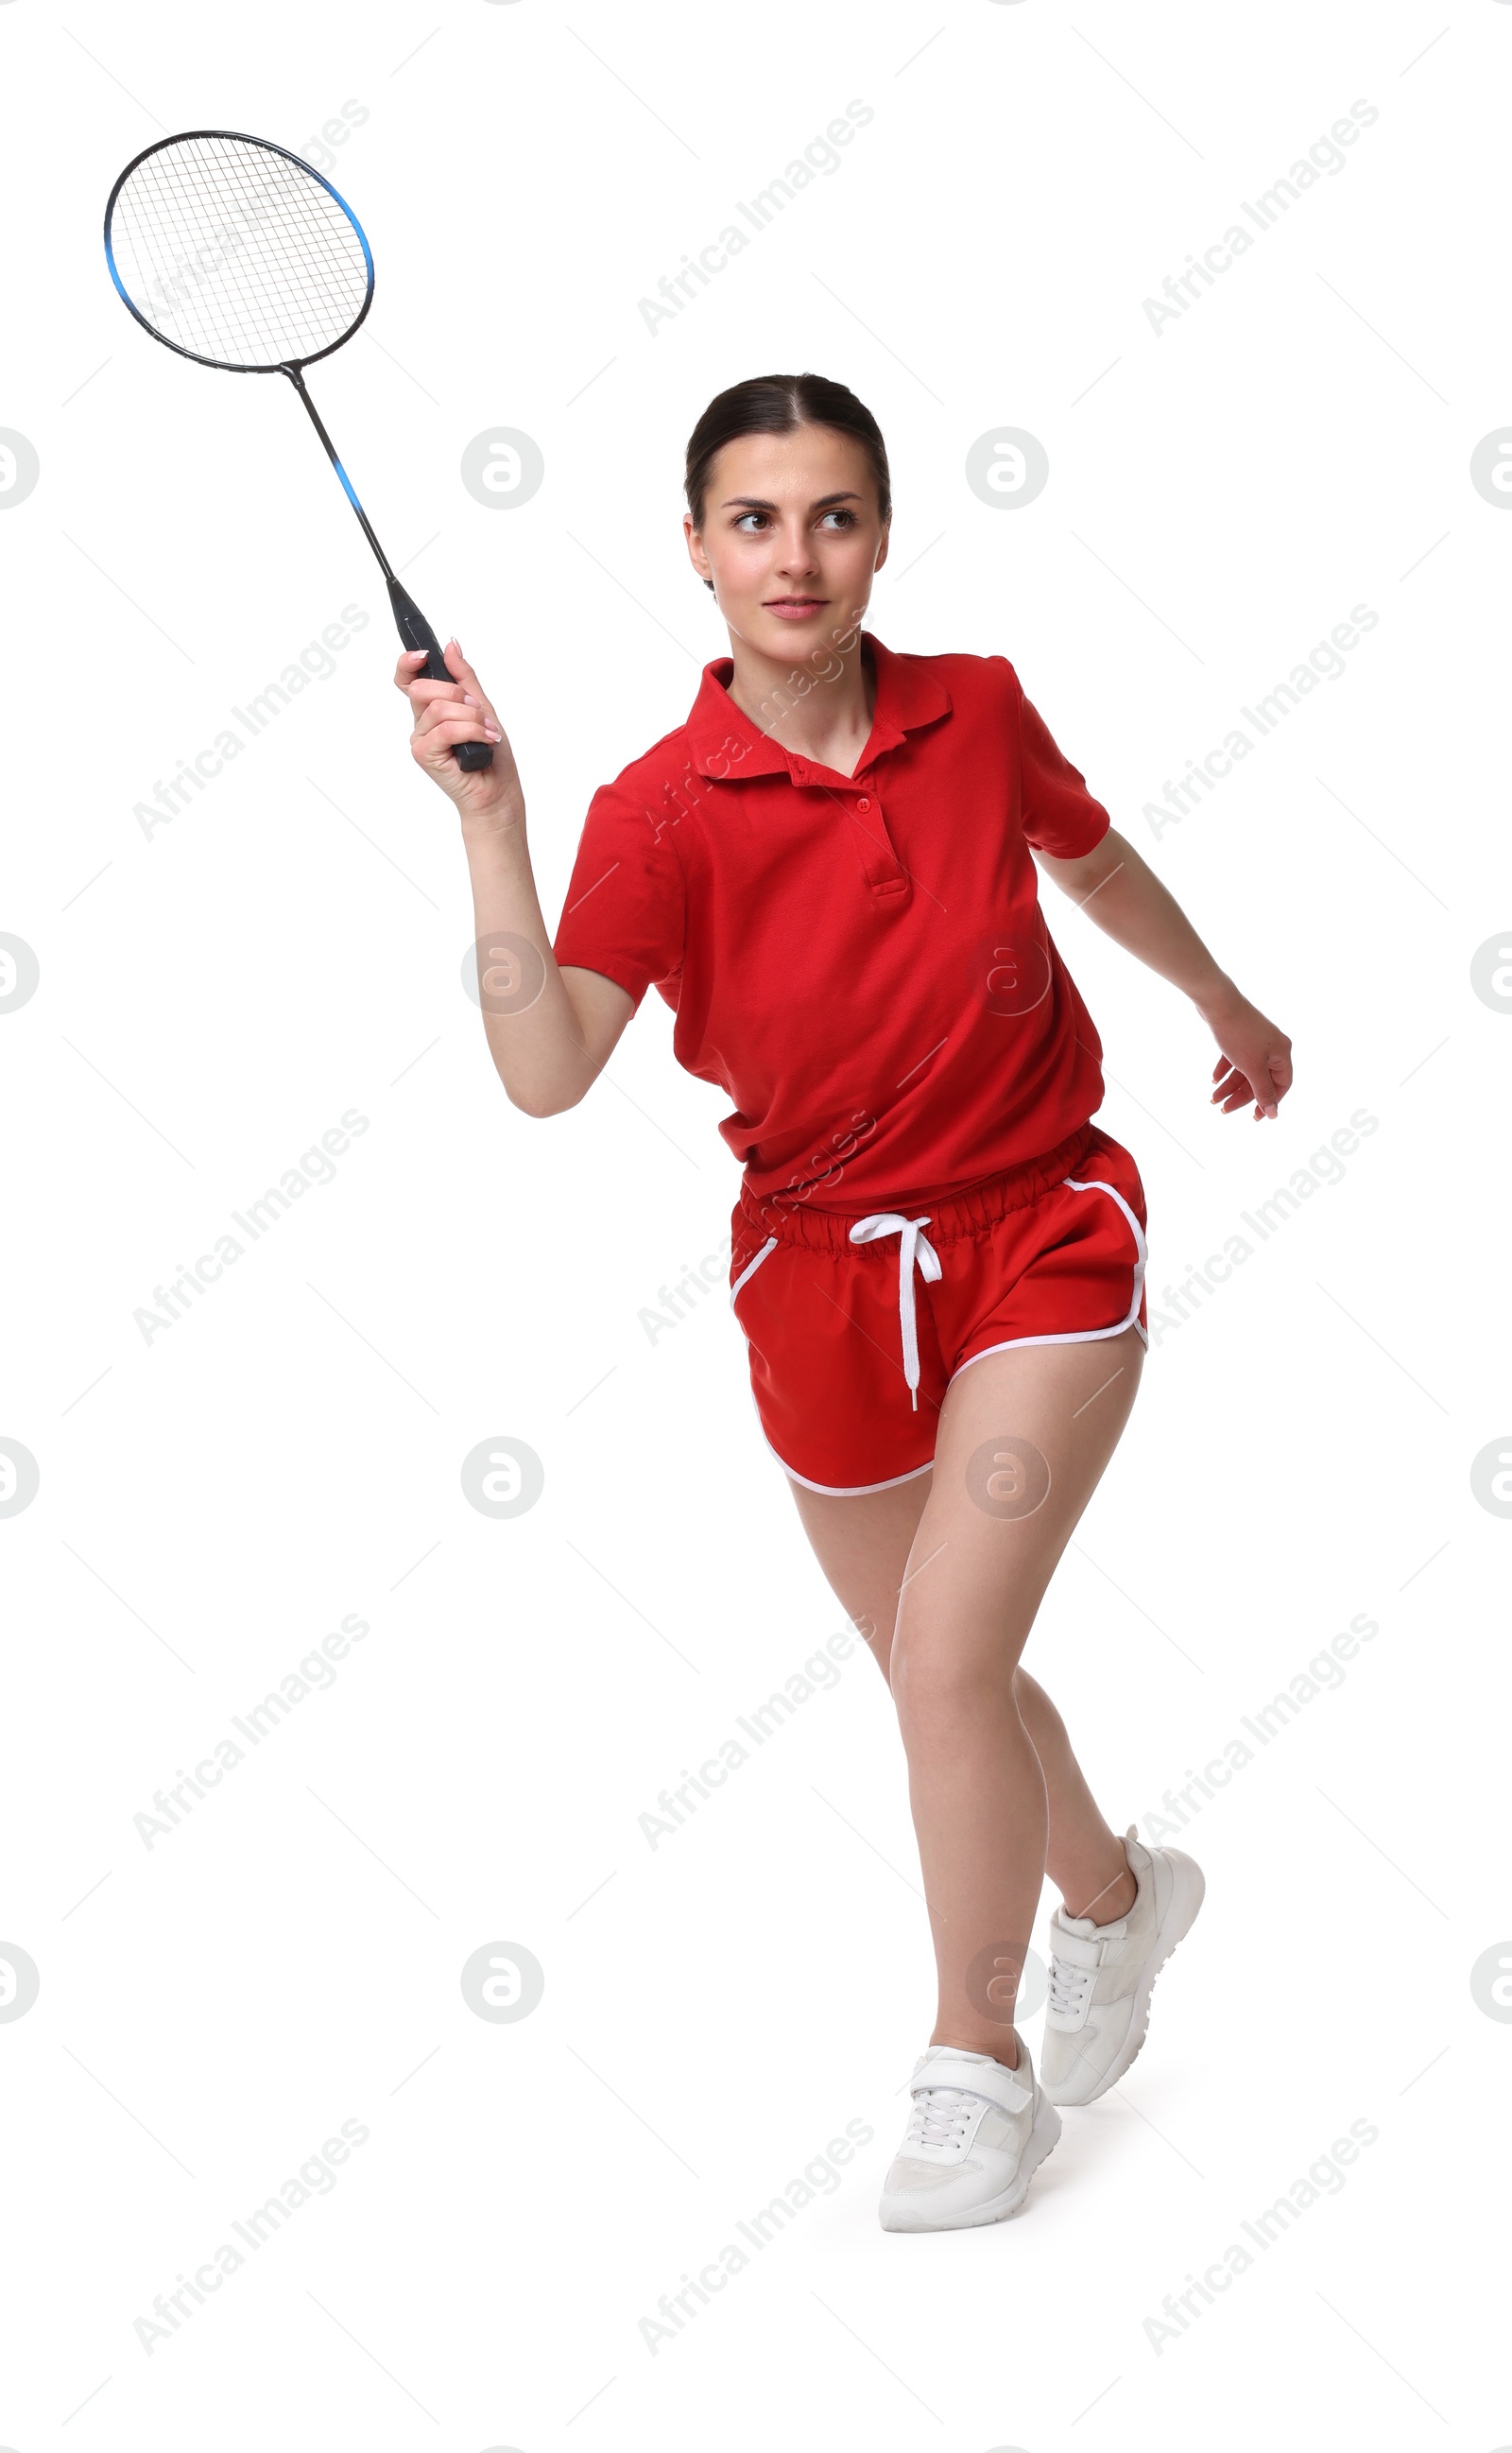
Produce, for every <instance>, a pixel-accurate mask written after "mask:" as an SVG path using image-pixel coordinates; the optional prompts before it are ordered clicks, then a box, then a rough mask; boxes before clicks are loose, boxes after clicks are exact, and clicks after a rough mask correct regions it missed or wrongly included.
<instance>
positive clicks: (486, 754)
mask: <svg viewBox="0 0 1512 2453" xmlns="http://www.w3.org/2000/svg"><path fill="white" fill-rule="evenodd" d="M388 602H389V604H390V605H391V606H392V607H393V608H394V620H395V622H396V623H397V624H398V626H399V636H400V637H401V639H403V641H404V643H405V646H406V647H407V648H425V650H426V661H425V663H424V665H423V666H422V667H421V670H420V678H421V680H422V681H428V682H449V681H455V679H456V675H455V674H454V673H452V672H448V669H447V660H446V658H445V656H444V655H443V654H442V652H441V642H440V640H439V639H438V638H437V636H436V634H435V632H434V630H432V628H431V627H430V625H429V623H428V621H427V620H426V617H425V615H424V614H423V613H422V612H421V610H420V608H419V606H418V605H417V604H416V603H415V600H414V598H413V597H412V596H411V595H410V593H409V591H408V588H401V587H400V585H399V582H398V580H397V579H390V581H389V582H388ZM451 754H452V756H453V758H454V759H455V760H456V762H457V765H458V766H459V767H460V768H462V770H463V772H464V774H467V775H475V774H476V773H477V772H478V769H479V768H482V767H491V766H492V765H493V744H492V742H491V741H459V742H457V743H456V745H455V747H454V748H453V749H452V752H451Z"/></svg>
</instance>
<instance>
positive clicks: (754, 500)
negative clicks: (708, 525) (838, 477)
mask: <svg viewBox="0 0 1512 2453" xmlns="http://www.w3.org/2000/svg"><path fill="white" fill-rule="evenodd" d="M862 500H863V497H862V496H861V495H860V494H856V493H839V494H821V495H820V497H819V500H818V501H817V502H816V503H810V504H809V506H808V508H809V509H810V510H811V511H823V510H827V509H828V508H829V505H830V504H831V503H859V502H861V501H862ZM781 508H782V507H781V505H780V504H778V503H769V502H767V500H766V496H765V495H764V494H731V495H730V497H729V499H728V501H727V502H723V503H721V505H720V509H721V510H722V511H733V510H737V509H745V510H747V511H775V510H779V509H781Z"/></svg>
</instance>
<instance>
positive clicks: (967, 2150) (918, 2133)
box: [877, 2028, 1061, 2231]
mask: <svg viewBox="0 0 1512 2453" xmlns="http://www.w3.org/2000/svg"><path fill="white" fill-rule="evenodd" d="M1014 2034H1015V2036H1016V2037H1017V2039H1018V2046H1019V2066H1018V2068H1017V2069H1005V2067H1004V2065H1003V2064H1002V2063H1001V2062H998V2061H994V2060H993V2058H992V2056H991V2054H990V2053H966V2052H961V2051H959V2050H958V2049H957V2047H956V2046H955V2045H954V2044H931V2045H930V2046H929V2049H928V2051H927V2052H925V2053H923V2054H921V2056H920V2058H919V2060H918V2062H917V2063H916V2064H915V2065H914V2073H913V2077H912V2079H911V2081H910V2082H909V2091H910V2093H911V2094H912V2097H913V2110H912V2112H911V2113H910V2115H909V2117H908V2127H907V2131H906V2133H905V2137H904V2142H903V2144H902V2145H901V2146H900V2147H899V2149H898V2152H897V2155H896V2156H895V2157H894V2159H893V2164H892V2168H891V2170H890V2171H889V2172H888V2174H887V2178H886V2181H885V2184H884V2187H883V2192H882V2204H881V2205H880V2206H879V2208H878V2210H877V2211H878V2214H879V2216H880V2217H881V2221H882V2227H883V2230H884V2231H957V2230H963V2229H965V2227H966V2226H967V2225H968V2224H993V2223H1002V2221H1003V2219H1004V2217H1005V2215H1011V2214H1016V2213H1017V2212H1018V2210H1019V2208H1020V2206H1022V2204H1024V2200H1025V2193H1026V2192H1027V2189H1028V2185H1029V2176H1030V2174H1031V2173H1032V2172H1033V2170H1034V2168H1035V2166H1036V2164H1043V2163H1044V2158H1045V2157H1046V2155H1048V2153H1049V2151H1050V2149H1051V2147H1052V2146H1053V2145H1054V2144H1055V2142H1056V2140H1057V2139H1058V2138H1059V2136H1060V2134H1061V2116H1060V2114H1059V2113H1058V2112H1057V2111H1056V2108H1055V2106H1054V2104H1052V2103H1051V2102H1050V2100H1049V2098H1048V2096H1047V2095H1046V2094H1045V2092H1044V2088H1043V2087H1042V2086H1040V2085H1039V2084H1038V2083H1037V2082H1036V2079H1035V2075H1034V2065H1033V2064H1032V2062H1031V2061H1030V2059H1029V2048H1028V2045H1027V2044H1025V2041H1024V2038H1023V2037H1022V2036H1020V2035H1019V2033H1018V2029H1017V2028H1015V2029H1014Z"/></svg>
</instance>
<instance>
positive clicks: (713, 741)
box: [686, 630, 950, 782]
mask: <svg viewBox="0 0 1512 2453" xmlns="http://www.w3.org/2000/svg"><path fill="white" fill-rule="evenodd" d="M861 639H862V646H863V648H869V650H870V653H871V657H872V662H873V665H874V667H875V669H876V675H877V704H876V707H875V708H874V709H873V710H872V719H871V734H870V738H869V739H868V741H867V743H866V748H865V755H864V757H863V759H862V762H861V765H862V767H863V768H865V767H869V766H870V765H871V762H872V760H873V759H874V758H877V757H879V756H880V755H881V753H882V752H883V751H884V750H885V749H896V748H898V746H899V744H900V743H901V742H902V741H903V740H904V739H905V736H906V735H907V734H908V733H910V732H912V731H914V730H916V729H917V728H918V727H919V726H920V725H925V724H933V723H934V722H936V720H937V719H938V718H939V717H940V716H942V715H948V714H949V713H950V693H949V691H948V690H947V689H946V688H945V684H944V682H943V681H942V680H941V679H940V676H939V674H938V673H937V672H936V671H935V670H934V669H933V668H932V663H931V660H929V659H927V658H920V657H903V656H895V655H894V654H893V652H892V650H891V649H890V648H885V647H884V646H883V644H882V641H881V640H880V639H879V638H877V637H876V635H875V634H874V632H872V631H870V630H863V632H862V634H861ZM734 670H735V664H734V659H733V657H730V656H716V657H715V658H714V660H713V662H712V663H711V664H707V665H706V666H705V667H704V678H703V681H702V682H701V684H700V685H699V691H698V696H697V697H696V698H695V699H694V701H693V705H692V709H691V711H690V713H689V715H688V719H687V725H686V731H687V740H688V748H689V749H690V750H691V752H692V759H693V764H694V766H695V767H696V768H698V771H699V773H700V774H701V775H717V776H720V777H721V778H727V779H728V780H730V781H732V782H738V781H739V780H740V779H741V777H743V776H746V775H781V774H791V772H792V770H793V769H794V768H804V769H805V770H807V768H810V767H811V766H812V764H813V761H812V760H811V759H806V758H805V757H804V756H803V754H802V753H801V752H798V751H793V752H789V751H788V750H786V749H785V748H783V746H782V744H781V743H780V742H779V741H776V740H774V739H773V737H772V735H771V734H770V733H768V732H763V731H762V729H761V728H760V726H759V725H756V724H753V723H752V721H751V719H750V717H749V716H748V715H747V714H746V711H745V709H744V708H741V707H738V706H737V705H736V703H735V701H734V700H733V699H732V698H731V697H730V695H729V688H728V685H729V681H730V677H731V675H732V674H733V672H734ZM732 742H738V743H739V744H740V745H741V747H742V748H743V749H744V751H745V755H744V756H743V757H736V756H734V755H733V754H732V751H731V747H730V745H731V743H732ZM859 771H860V769H858V773H859Z"/></svg>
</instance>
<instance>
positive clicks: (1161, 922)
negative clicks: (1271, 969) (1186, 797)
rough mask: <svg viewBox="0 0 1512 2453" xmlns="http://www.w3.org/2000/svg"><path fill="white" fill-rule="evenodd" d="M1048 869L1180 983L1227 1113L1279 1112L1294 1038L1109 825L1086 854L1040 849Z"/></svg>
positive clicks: (1084, 906)
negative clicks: (1208, 1037) (1061, 856)
mask: <svg viewBox="0 0 1512 2453" xmlns="http://www.w3.org/2000/svg"><path fill="white" fill-rule="evenodd" d="M1034 856H1035V859H1036V860H1037V861H1038V862H1039V864H1040V867H1041V868H1043V869H1044V874H1045V875H1046V877H1048V878H1049V879H1050V880H1051V881H1052V883H1053V884H1055V885H1056V886H1058V887H1060V888H1061V891H1062V892H1063V894H1068V895H1069V896H1070V897H1071V900H1072V901H1073V902H1074V903H1075V904H1076V905H1077V907H1079V909H1081V910H1084V912H1085V913H1086V916H1087V918H1088V919H1089V920H1095V921H1096V922H1097V925H1098V927H1100V928H1101V929H1103V930H1104V933H1105V934H1106V935H1107V936H1109V937H1111V938H1112V939H1113V940H1114V942H1115V943H1116V944H1117V945H1120V946H1123V947H1124V948H1125V949H1126V951H1127V952H1129V953H1131V954H1133V955H1136V956H1137V957H1138V959H1139V961H1140V962H1142V963H1144V964H1146V965H1147V966H1148V967H1149V968H1150V969H1151V970H1152V971H1158V972H1159V974H1160V976H1161V978H1162V979H1163V980H1169V981H1170V983H1171V986H1172V987H1178V988H1181V989H1182V990H1183V991H1184V994H1185V995H1187V996H1189V997H1190V998H1191V1000H1192V1003H1193V1004H1194V1005H1195V1007H1197V1010H1198V1012H1199V1013H1200V1014H1201V1015H1202V1017H1203V1019H1204V1022H1205V1023H1206V1025H1207V1027H1208V1028H1209V1029H1210V1030H1211V1032H1212V1034H1213V1037H1214V1038H1215V1039H1216V1040H1217V1042H1218V1046H1219V1050H1220V1054H1219V1060H1218V1063H1217V1065H1216V1066H1215V1067H1214V1068H1213V1080H1214V1081H1215V1083H1216V1084H1217V1085H1218V1087H1217V1088H1216V1089H1215V1090H1214V1092H1213V1104H1214V1105H1215V1106H1217V1107H1222V1109H1223V1111H1224V1115H1225V1116H1226V1115H1229V1114H1231V1113H1232V1112H1233V1110H1234V1109H1235V1108H1236V1107H1244V1106H1246V1105H1247V1104H1248V1102H1249V1101H1250V1100H1251V1099H1253V1101H1254V1102H1255V1115H1256V1118H1257V1120H1258V1119H1259V1118H1260V1117H1262V1116H1272V1117H1273V1116H1274V1115H1275V1114H1276V1111H1277V1108H1278V1107H1279V1104H1280V1102H1281V1101H1282V1100H1283V1098H1284V1097H1285V1094H1286V1092H1287V1091H1288V1090H1289V1089H1290V1087H1291V1079H1292V1070H1291V1041H1290V1040H1289V1039H1288V1038H1287V1037H1286V1034H1285V1032H1284V1031H1283V1030H1280V1029H1278V1027H1277V1026H1276V1025H1275V1023H1273V1022H1270V1021H1268V1020H1267V1019H1266V1017H1265V1015H1264V1014H1263V1013H1262V1012H1261V1011H1260V1008H1259V1007H1258V1006H1253V1005H1251V1004H1250V1002H1249V999H1248V998H1247V997H1246V996H1243V995H1241V993H1240V991H1239V989H1238V988H1237V987H1235V985H1234V983H1233V981H1232V980H1231V979H1230V978H1229V977H1228V974H1227V973H1226V971H1221V970H1220V969H1219V967H1218V965H1217V963H1216V962H1215V961H1214V960H1213V957H1212V955H1211V954H1210V953H1209V952H1208V950H1207V948H1206V947H1205V946H1204V943H1203V941H1202V939H1201V937H1199V935H1198V933H1197V931H1196V929H1195V928H1194V927H1192V924H1191V922H1190V921H1189V920H1188V919H1187V917H1186V914H1185V912H1184V910H1183V909H1182V907H1181V905H1180V904H1179V903H1178V902H1177V900H1176V898H1175V896H1174V895H1173V894H1171V893H1169V892H1168V891H1167V889H1166V888H1165V887H1164V886H1163V885H1162V884H1161V881H1160V879H1159V878H1158V877H1157V876H1156V874H1155V872H1154V870H1153V869H1152V868H1148V867H1147V866H1146V864H1145V863H1144V861H1143V860H1142V859H1141V858H1140V855H1139V853H1138V852H1137V851H1136V850H1135V848H1134V847H1133V845H1132V844H1131V843H1128V842H1126V841H1125V840H1124V836H1123V835H1121V834H1118V833H1116V832H1115V831H1114V830H1113V829H1112V828H1109V830H1108V832H1107V833H1106V834H1105V835H1104V838H1103V840H1102V842H1101V843H1100V844H1099V845H1098V846H1097V847H1096V848H1095V850H1092V851H1089V852H1088V853H1087V855H1086V857H1085V859H1084V860H1055V859H1053V858H1052V857H1051V855H1050V854H1049V853H1048V852H1044V851H1037V852H1036V853H1035V855H1034Z"/></svg>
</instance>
